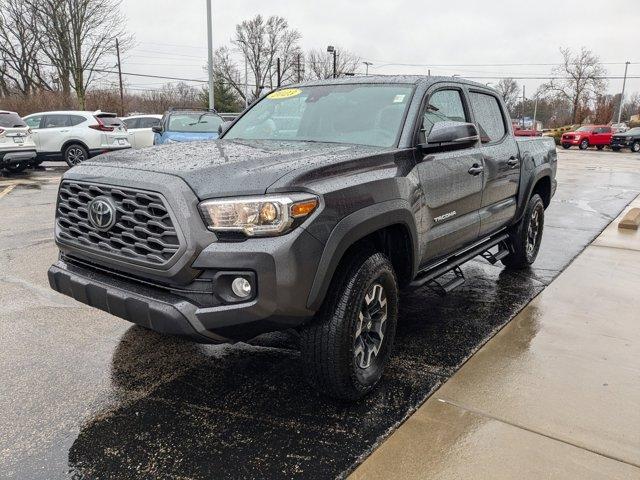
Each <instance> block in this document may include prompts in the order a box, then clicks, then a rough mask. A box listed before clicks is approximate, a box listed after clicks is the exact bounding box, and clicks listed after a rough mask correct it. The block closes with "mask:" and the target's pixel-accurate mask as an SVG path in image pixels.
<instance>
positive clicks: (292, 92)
mask: <svg viewBox="0 0 640 480" xmlns="http://www.w3.org/2000/svg"><path fill="white" fill-rule="evenodd" d="M301 93H302V90H300V89H299V88H285V89H283V90H276V91H275V92H272V93H270V94H269V95H267V98H270V99H272V100H282V99H283V98H291V97H297V96H298V95H300V94H301Z"/></svg>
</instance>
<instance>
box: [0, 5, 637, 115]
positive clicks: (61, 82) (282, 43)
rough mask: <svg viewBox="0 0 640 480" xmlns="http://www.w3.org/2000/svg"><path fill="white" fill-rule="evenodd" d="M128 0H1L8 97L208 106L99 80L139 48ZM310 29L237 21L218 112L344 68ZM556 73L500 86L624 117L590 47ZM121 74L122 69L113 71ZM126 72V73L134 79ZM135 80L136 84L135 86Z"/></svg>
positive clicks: (176, 89) (346, 60)
mask: <svg viewBox="0 0 640 480" xmlns="http://www.w3.org/2000/svg"><path fill="white" fill-rule="evenodd" d="M121 6H122V5H121V0H0V97H1V99H2V103H3V108H12V109H15V110H17V111H19V112H21V113H23V114H26V113H30V112H32V111H34V110H45V109H52V108H80V109H85V108H86V109H94V108H96V109H97V108H101V109H103V110H113V111H120V110H123V113H124V112H131V111H140V112H162V111H164V110H165V109H166V108H168V107H169V106H172V105H180V106H185V107H206V106H207V97H208V92H207V91H206V87H192V86H189V85H187V84H186V83H177V84H176V83H169V82H168V83H167V84H166V85H165V86H163V87H162V88H160V89H157V90H150V91H146V92H142V93H132V92H131V91H129V92H128V93H126V94H125V95H124V102H122V101H121V100H120V98H119V95H117V94H116V92H115V91H114V89H112V88H107V89H105V88H102V89H100V88H96V87H94V85H95V82H96V80H98V79H102V78H104V77H105V76H106V75H112V74H110V73H107V72H108V71H112V70H113V59H114V58H115V53H116V43H117V44H118V46H119V48H120V51H121V52H126V51H127V50H129V49H131V48H132V47H133V46H134V45H135V41H134V37H133V35H132V34H130V33H129V32H128V31H127V30H126V23H125V19H124V16H123V15H122V13H121ZM301 39H302V35H301V33H300V32H299V31H298V30H296V29H295V28H292V27H290V26H289V24H288V22H287V20H286V19H285V18H283V17H280V16H276V15H274V16H269V17H263V16H262V15H256V16H254V17H253V18H251V19H248V20H244V21H242V22H240V23H239V24H238V25H236V28H235V31H234V33H233V36H232V38H231V39H230V42H229V44H228V45H223V46H221V47H219V48H218V49H217V50H216V51H215V53H214V78H215V91H214V97H215V102H216V108H217V110H218V111H239V110H241V109H242V108H243V107H244V104H245V103H251V102H253V101H254V100H255V99H256V98H258V97H259V96H260V95H261V94H262V92H263V91H264V90H265V89H269V90H270V89H272V88H274V87H276V86H277V85H278V84H281V85H286V84H290V83H294V82H298V81H303V80H311V79H324V78H330V77H332V76H333V75H334V64H333V57H332V54H330V53H328V52H327V51H326V49H324V48H322V49H311V50H308V51H304V50H303V48H302V47H301V45H300V41H301ZM560 54H561V62H560V63H559V64H558V65H557V66H556V67H554V68H553V70H552V72H551V74H552V77H554V79H553V80H549V81H548V82H546V83H544V84H543V85H541V86H540V88H539V89H538V90H537V92H535V94H534V95H533V97H531V96H530V97H529V98H528V99H523V98H522V96H521V87H520V85H519V84H518V83H517V82H516V81H515V80H514V79H510V78H504V79H501V80H500V81H499V82H498V83H497V84H496V85H492V86H494V87H495V88H496V89H497V90H498V91H499V92H500V93H501V94H502V95H503V97H504V99H505V102H506V104H507V106H508V108H509V111H510V113H511V115H512V117H513V118H519V117H522V116H525V115H526V116H529V117H531V116H533V110H534V103H535V100H534V99H537V118H538V119H539V120H540V121H542V122H543V123H544V124H545V126H550V127H553V126H559V125H566V124H572V123H573V124H576V123H582V122H583V121H590V122H597V123H608V122H610V121H611V120H612V119H614V118H617V109H618V108H619V105H620V95H608V94H606V89H607V80H606V79H605V76H606V70H605V69H604V67H603V65H602V64H601V62H600V60H599V58H598V57H597V56H596V55H595V54H594V53H593V52H591V51H589V50H587V49H585V48H583V49H581V50H579V51H577V52H573V51H571V50H569V49H561V50H560ZM335 55H336V64H335V70H336V71H335V73H336V74H337V75H338V76H342V75H352V74H354V72H355V71H356V70H357V69H358V67H359V66H360V65H361V63H362V61H361V59H360V58H359V57H358V56H357V55H355V54H354V53H352V52H350V51H348V50H346V49H344V48H340V47H339V46H336V47H335ZM111 78H113V76H112V77H111ZM125 79H126V77H125ZM125 86H126V84H125ZM639 111H640V96H639V95H638V94H635V95H633V96H631V97H630V98H628V99H627V101H626V102H625V105H624V109H623V117H624V118H629V117H630V116H631V115H634V114H637V113H639Z"/></svg>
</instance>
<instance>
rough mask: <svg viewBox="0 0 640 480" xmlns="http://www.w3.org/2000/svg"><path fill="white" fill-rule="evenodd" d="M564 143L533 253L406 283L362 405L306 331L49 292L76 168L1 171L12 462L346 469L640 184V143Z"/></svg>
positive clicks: (172, 470) (17, 467)
mask: <svg viewBox="0 0 640 480" xmlns="http://www.w3.org/2000/svg"><path fill="white" fill-rule="evenodd" d="M559 156H560V160H559V172H558V180H559V190H558V193H557V195H556V197H555V198H554V200H553V202H552V205H551V207H550V208H549V209H548V210H547V218H546V225H545V233H544V238H543V243H542V248H541V252H540V256H539V258H538V261H537V262H536V264H535V267H534V268H533V269H531V270H529V271H526V272H519V273H513V272H507V271H505V270H503V269H502V268H500V267H499V266H491V265H489V264H488V263H486V262H485V261H484V260H477V261H473V262H470V263H469V264H468V265H466V266H465V267H464V268H463V270H464V272H465V275H466V276H467V283H466V284H465V285H464V286H462V287H461V288H459V289H458V290H456V291H454V292H452V293H451V294H450V295H448V296H447V297H439V296H437V295H435V294H433V293H432V292H431V291H429V290H428V289H423V290H420V291H417V292H413V293H411V294H406V295H403V297H402V301H401V315H400V321H399V325H398V332H397V340H396V346H395V354H394V356H393V359H392V361H391V363H390V365H389V368H388V369H387V371H386V373H385V375H384V377H383V381H382V383H381V385H380V387H379V388H377V389H376V390H375V391H374V392H373V394H371V395H370V396H368V397H367V398H366V399H365V400H364V401H362V402H360V403H357V404H353V405H349V404H344V403H338V402H335V401H331V400H328V399H326V398H324V397H321V396H319V395H318V394H316V393H315V392H314V391H313V390H312V389H311V388H309V387H307V386H306V384H305V383H304V380H303V376H302V372H301V371H300V369H301V364H300V361H299V354H298V352H297V350H296V348H297V339H296V336H295V334H294V333H284V334H278V335H270V336H267V337H264V338H261V339H259V340H257V341H255V342H253V344H252V345H247V344H237V345H232V346H206V345H195V344H192V343H189V342H186V341H182V340H178V339H174V338H169V337H163V336H161V335H157V334H155V333H153V332H149V331H146V330H144V329H141V328H139V327H136V326H132V325H131V324H129V323H127V322H125V321H123V320H120V319H117V318H115V317H112V316H110V315H108V314H106V313H103V312H99V311H95V310H93V309H90V308H88V307H85V306H83V305H81V304H78V303H76V302H74V301H73V300H71V299H69V298H67V297H63V296H60V295H58V294H56V293H55V292H52V291H51V290H50V289H49V287H48V283H47V279H46V270H47V268H48V266H49V265H50V264H51V263H52V262H53V261H54V260H55V258H56V254H57V252H56V248H55V245H54V243H53V240H52V223H53V214H54V208H55V197H56V188H57V183H58V179H59V176H60V174H61V173H62V171H63V169H62V168H61V167H59V166H55V164H50V165H48V166H47V168H46V170H44V171H37V172H30V173H27V174H25V175H21V176H17V177H11V178H0V306H1V307H2V309H1V310H0V381H1V384H2V395H1V396H0V419H1V420H0V472H2V473H1V476H2V477H3V478H4V477H6V478H20V479H30V478H48V479H56V478H119V479H124V478H183V479H201V478H254V477H258V478H292V477H299V478H331V477H341V476H344V475H346V474H347V473H349V472H350V471H352V470H353V469H354V468H355V467H356V466H357V465H358V464H359V463H360V462H361V461H362V460H363V459H364V458H366V456H367V455H368V454H369V453H370V452H371V451H373V449H375V447H376V446H377V445H378V444H379V443H380V442H381V441H382V440H384V439H385V438H386V437H387V436H388V435H389V434H390V433H391V432H392V431H393V430H394V429H395V428H396V427H397V426H398V425H399V424H400V423H402V421H403V420H404V419H406V418H407V416H408V415H410V414H411V413H412V412H413V411H415V409H416V408H417V407H418V406H419V405H421V404H422V403H423V402H424V401H425V400H426V399H427V398H428V397H429V395H430V394H431V393H433V391H434V390H435V389H436V388H438V387H439V386H440V385H441V384H443V383H444V382H445V381H446V380H447V379H448V378H449V377H450V376H451V375H452V374H453V373H454V372H455V371H456V370H457V369H458V368H459V367H460V366H461V365H462V364H463V363H464V362H465V360H466V359H467V358H469V356H470V355H472V354H473V353H474V352H475V351H476V350H477V349H478V348H479V347H480V346H481V345H483V344H484V343H485V342H486V341H487V340H488V339H489V338H490V337H491V336H493V335H494V334H495V333H496V332H497V331H498V330H499V329H500V328H501V327H502V326H504V325H505V324H506V323H507V322H508V321H509V320H510V319H511V318H513V316H514V315H515V314H517V313H518V312H519V311H520V310H521V309H522V308H523V307H524V306H525V305H527V303H528V302H529V301H530V300H531V299H532V298H533V297H535V296H536V295H537V294H538V293H539V292H540V291H542V290H543V289H544V288H545V287H546V286H547V285H548V284H549V283H550V282H551V281H552V280H553V279H554V278H555V277H556V276H557V275H558V274H559V273H560V272H561V271H562V270H563V269H564V268H565V267H566V266H567V265H568V264H569V263H570V262H571V261H572V259H573V258H575V256H576V255H577V254H578V253H580V252H581V251H582V250H583V249H584V248H585V247H586V246H587V245H588V244H589V243H590V242H591V241H592V240H593V239H594V238H595V237H596V236H597V235H598V234H599V233H600V232H601V231H602V229H603V228H604V227H605V226H606V225H607V224H609V223H610V222H611V221H612V219H613V218H615V217H616V216H617V215H618V213H619V212H620V211H622V210H623V208H624V207H625V206H626V205H627V204H628V203H629V202H630V201H631V200H632V199H633V198H635V197H636V196H637V195H638V194H639V193H640V155H634V154H628V153H613V152H592V151H588V152H581V151H574V150H570V151H568V152H564V151H561V152H559ZM9 187H11V189H10V190H9V191H8V192H7V193H5V194H4V195H2V192H4V191H5V190H6V189H7V188H9ZM496 374H499V373H496Z"/></svg>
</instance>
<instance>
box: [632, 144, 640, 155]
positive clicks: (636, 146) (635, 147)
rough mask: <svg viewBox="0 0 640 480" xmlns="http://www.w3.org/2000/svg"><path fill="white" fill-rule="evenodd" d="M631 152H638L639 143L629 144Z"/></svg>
mask: <svg viewBox="0 0 640 480" xmlns="http://www.w3.org/2000/svg"><path fill="white" fill-rule="evenodd" d="M631 151H632V152H635V153H638V152H640V142H633V143H632V144H631Z"/></svg>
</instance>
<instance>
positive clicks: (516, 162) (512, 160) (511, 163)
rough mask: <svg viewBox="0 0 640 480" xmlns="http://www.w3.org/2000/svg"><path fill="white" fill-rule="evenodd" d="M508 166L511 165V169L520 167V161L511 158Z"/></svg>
mask: <svg viewBox="0 0 640 480" xmlns="http://www.w3.org/2000/svg"><path fill="white" fill-rule="evenodd" d="M507 165H509V166H510V167H515V166H516V165H518V159H517V158H516V157H511V158H510V159H509V161H508V162H507Z"/></svg>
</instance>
